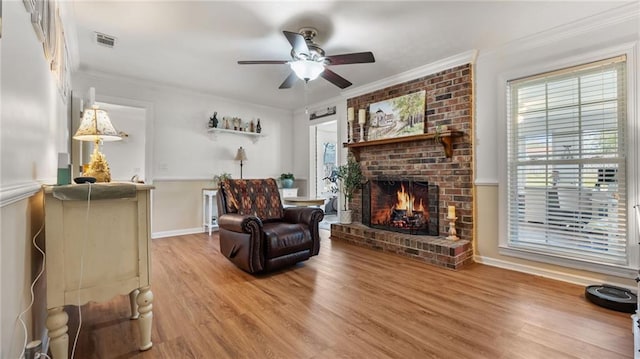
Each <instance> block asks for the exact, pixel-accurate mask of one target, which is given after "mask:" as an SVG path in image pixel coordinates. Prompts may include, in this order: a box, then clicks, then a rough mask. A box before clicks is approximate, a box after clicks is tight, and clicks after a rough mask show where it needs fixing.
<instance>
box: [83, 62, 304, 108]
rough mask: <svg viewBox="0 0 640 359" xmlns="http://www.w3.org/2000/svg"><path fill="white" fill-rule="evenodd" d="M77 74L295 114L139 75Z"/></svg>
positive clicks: (87, 72) (89, 71)
mask: <svg viewBox="0 0 640 359" xmlns="http://www.w3.org/2000/svg"><path fill="white" fill-rule="evenodd" d="M73 76H74V77H75V76H85V77H90V78H96V79H103V80H111V81H116V82H118V83H121V84H122V83H124V84H130V85H136V86H141V87H144V88H146V89H149V90H152V91H153V90H160V91H168V92H173V93H180V94H183V95H185V96H198V97H201V98H207V99H214V100H217V101H226V102H229V103H232V104H236V105H239V106H247V105H249V106H251V107H255V108H258V109H264V110H269V111H277V112H280V113H282V114H283V115H289V116H293V111H291V110H288V109H284V108H279V107H273V106H267V105H262V104H257V103H253V102H247V101H243V100H239V99H235V98H231V97H223V96H220V95H218V94H215V93H212V92H209V91H207V90H200V89H195V88H190V87H185V86H179V85H171V84H168V83H164V82H159V81H152V80H145V79H141V78H138V77H130V76H122V75H117V74H114V73H110V72H98V71H95V70H86V69H84V70H78V71H76V72H75V73H74V75H73Z"/></svg>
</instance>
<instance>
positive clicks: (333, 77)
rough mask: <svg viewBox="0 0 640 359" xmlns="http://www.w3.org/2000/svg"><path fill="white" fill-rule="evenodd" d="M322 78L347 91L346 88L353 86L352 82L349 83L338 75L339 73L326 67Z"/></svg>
mask: <svg viewBox="0 0 640 359" xmlns="http://www.w3.org/2000/svg"><path fill="white" fill-rule="evenodd" d="M320 76H322V77H323V78H324V79H325V80H327V81H329V82H331V83H332V84H334V85H336V86H338V87H340V88H341V89H345V88H347V87H349V86H351V82H349V81H348V80H347V79H345V78H344V77H342V76H340V75H338V74H337V73H335V72H333V71H331V70H329V69H328V68H326V67H325V69H324V71H322V73H321V74H320Z"/></svg>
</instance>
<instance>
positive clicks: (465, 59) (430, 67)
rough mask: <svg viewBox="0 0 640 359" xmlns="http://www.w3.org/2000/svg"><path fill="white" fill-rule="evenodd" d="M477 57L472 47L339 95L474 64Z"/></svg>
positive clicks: (372, 89)
mask: <svg viewBox="0 0 640 359" xmlns="http://www.w3.org/2000/svg"><path fill="white" fill-rule="evenodd" d="M477 57H478V50H475V49H474V50H469V51H465V52H463V53H460V54H457V55H453V56H450V57H447V58H444V59H442V60H438V61H435V62H432V63H430V64H427V65H423V66H420V67H416V68H414V69H411V70H409V71H405V72H402V73H399V74H397V75H393V76H389V77H387V78H384V79H382V80H378V81H374V82H371V83H369V84H366V85H363V86H359V87H356V88H353V89H350V90H348V91H343V92H341V95H342V97H344V98H352V97H356V96H360V95H364V94H367V93H371V92H373V91H376V90H379V89H382V88H385V87H389V86H393V85H397V84H399V83H403V82H407V81H411V80H415V79H417V78H420V77H424V76H427V75H431V74H434V73H436V72H440V71H444V70H448V69H450V68H453V67H456V66H461V65H465V64H469V63H471V64H474V63H475V61H476V58H477Z"/></svg>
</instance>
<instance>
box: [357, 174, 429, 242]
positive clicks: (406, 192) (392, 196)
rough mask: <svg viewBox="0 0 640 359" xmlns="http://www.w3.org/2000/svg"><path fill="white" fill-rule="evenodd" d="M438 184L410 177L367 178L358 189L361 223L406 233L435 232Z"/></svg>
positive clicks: (427, 233)
mask: <svg viewBox="0 0 640 359" xmlns="http://www.w3.org/2000/svg"><path fill="white" fill-rule="evenodd" d="M438 193H439V191H438V186H436V185H430V184H429V183H428V182H427V181H415V180H411V179H400V180H398V179H391V180H389V179H375V180H370V181H369V182H368V183H367V184H366V185H365V186H364V188H363V191H362V195H363V198H362V207H363V208H362V223H363V224H365V225H367V226H369V227H372V228H379V229H386V230H390V231H395V232H402V233H408V234H426V235H433V236H437V235H439V231H438V205H437V204H438Z"/></svg>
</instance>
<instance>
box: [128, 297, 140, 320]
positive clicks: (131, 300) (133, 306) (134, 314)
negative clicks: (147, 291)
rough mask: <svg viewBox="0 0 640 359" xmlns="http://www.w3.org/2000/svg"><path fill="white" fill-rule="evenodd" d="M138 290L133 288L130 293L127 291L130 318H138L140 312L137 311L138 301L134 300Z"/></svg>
mask: <svg viewBox="0 0 640 359" xmlns="http://www.w3.org/2000/svg"><path fill="white" fill-rule="evenodd" d="M138 293H140V291H139V290H137V289H135V290H133V291H132V292H131V293H129V303H130V304H131V320H134V319H138V317H139V316H140V313H138V303H137V302H136V300H137V298H138Z"/></svg>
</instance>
